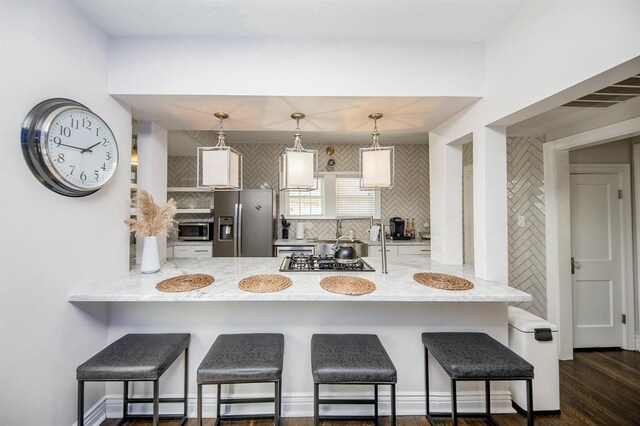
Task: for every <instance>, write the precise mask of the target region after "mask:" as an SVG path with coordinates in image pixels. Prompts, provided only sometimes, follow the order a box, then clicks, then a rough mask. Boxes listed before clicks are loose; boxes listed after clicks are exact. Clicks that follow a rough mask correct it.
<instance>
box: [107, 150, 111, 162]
mask: <svg viewBox="0 0 640 426" xmlns="http://www.w3.org/2000/svg"><path fill="white" fill-rule="evenodd" d="M109 160H111V153H110V152H108V151H107V161H109Z"/></svg>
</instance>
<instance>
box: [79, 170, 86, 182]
mask: <svg viewBox="0 0 640 426" xmlns="http://www.w3.org/2000/svg"><path fill="white" fill-rule="evenodd" d="M80 180H81V181H83V182H84V181H85V180H87V175H85V174H84V172H82V173H80Z"/></svg>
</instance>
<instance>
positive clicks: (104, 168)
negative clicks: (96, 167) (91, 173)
mask: <svg viewBox="0 0 640 426" xmlns="http://www.w3.org/2000/svg"><path fill="white" fill-rule="evenodd" d="M100 168H101V169H102V171H104V172H106V171H107V163H102V167H100Z"/></svg>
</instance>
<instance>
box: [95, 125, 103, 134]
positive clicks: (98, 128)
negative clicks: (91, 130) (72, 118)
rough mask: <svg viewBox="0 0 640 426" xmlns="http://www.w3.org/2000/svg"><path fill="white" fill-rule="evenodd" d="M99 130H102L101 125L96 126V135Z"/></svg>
mask: <svg viewBox="0 0 640 426" xmlns="http://www.w3.org/2000/svg"><path fill="white" fill-rule="evenodd" d="M100 130H102V127H96V136H98V133H100Z"/></svg>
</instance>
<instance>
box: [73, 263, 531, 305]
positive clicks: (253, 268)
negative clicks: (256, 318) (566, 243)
mask: <svg viewBox="0 0 640 426" xmlns="http://www.w3.org/2000/svg"><path fill="white" fill-rule="evenodd" d="M364 260H365V261H367V262H368V263H369V264H371V266H373V267H374V268H376V269H377V271H376V272H358V273H348V274H346V275H350V276H356V277H361V278H366V279H369V280H371V281H373V282H374V283H375V284H376V290H375V291H374V292H373V293H370V294H366V295H362V296H345V295H340V294H335V293H330V292H328V291H325V290H324V289H322V288H321V287H320V285H319V283H320V280H321V279H322V278H324V277H326V276H329V275H340V274H339V273H336V272H288V273H283V272H278V269H279V267H280V263H281V262H282V259H279V258H273V257H258V258H256V257H241V258H237V257H236V258H189V259H173V260H171V261H170V262H166V263H164V264H163V265H162V268H161V270H160V271H159V272H156V273H155V274H141V273H140V272H139V270H132V271H130V272H129V274H128V275H125V276H123V277H120V278H118V279H115V280H112V281H109V282H102V283H94V284H87V285H85V286H82V287H79V288H77V289H75V290H74V291H73V292H71V294H69V296H68V300H69V301H70V302H154V301H160V302H161V301H164V302H171V301H174V302H191V301H210V302H220V301H238V302H249V301H251V302H269V301H298V302H300V301H315V302H331V301H349V302H367V301H368V302H525V301H530V300H531V296H530V295H529V294H527V293H524V292H522V291H520V290H516V289H514V288H511V287H507V286H503V285H499V284H496V283H493V282H490V281H485V280H482V279H480V278H477V277H475V276H474V275H473V270H472V269H470V268H469V267H465V266H459V265H456V266H450V265H443V264H440V263H438V262H435V261H432V260H430V259H425V258H419V259H395V260H390V261H389V262H388V271H389V273H388V274H382V273H380V272H379V270H380V259H375V258H365V259H364ZM427 271H431V272H443V273H448V274H453V275H457V276H461V277H464V278H466V279H468V280H470V281H471V282H473V283H474V284H475V287H474V288H473V289H471V290H464V291H448V290H438V289H434V288H430V287H425V286H422V285H420V284H418V283H416V282H414V281H413V274H414V273H416V272H427ZM191 273H203V274H209V275H212V276H214V277H215V282H214V283H213V284H212V285H210V286H208V287H205V288H203V289H200V290H195V291H188V292H183V293H163V292H160V291H158V290H156V288H155V285H156V284H157V283H158V282H160V281H162V280H164V279H167V278H172V277H175V276H178V275H182V274H191ZM256 274H282V275H285V276H288V277H289V278H291V279H292V280H293V284H292V285H291V286H290V287H288V288H286V289H285V290H282V291H280V292H276V293H249V292H245V291H243V290H240V289H239V288H238V282H239V281H240V279H242V278H244V277H248V276H250V275H256ZM343 274H345V273H343Z"/></svg>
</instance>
